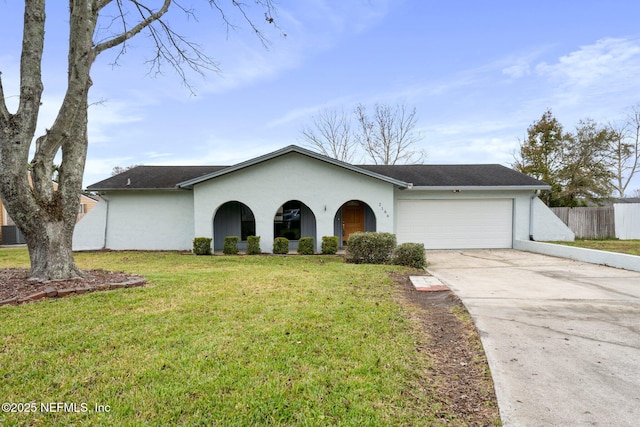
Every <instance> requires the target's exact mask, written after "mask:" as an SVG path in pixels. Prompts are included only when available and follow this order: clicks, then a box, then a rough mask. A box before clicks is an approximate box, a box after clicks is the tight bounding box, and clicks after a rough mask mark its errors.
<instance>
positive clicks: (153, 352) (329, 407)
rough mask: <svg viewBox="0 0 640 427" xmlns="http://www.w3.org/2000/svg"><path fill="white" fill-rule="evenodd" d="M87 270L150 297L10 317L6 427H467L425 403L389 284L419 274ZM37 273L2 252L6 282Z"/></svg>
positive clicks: (244, 268)
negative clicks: (139, 283) (142, 282)
mask: <svg viewBox="0 0 640 427" xmlns="http://www.w3.org/2000/svg"><path fill="white" fill-rule="evenodd" d="M76 261H77V263H78V265H79V266H80V267H81V268H82V269H87V270H88V269H105V270H114V271H125V272H128V273H135V274H140V275H143V276H144V277H145V278H147V280H148V281H149V285H147V286H145V287H143V288H134V289H123V290H116V291H105V292H95V293H90V294H85V295H81V296H74V297H72V298H61V299H49V300H44V301H42V302H37V303H30V304H24V305H19V306H4V307H2V308H0V324H1V325H2V327H1V329H0V378H1V380H0V395H1V396H2V401H3V403H5V402H8V403H11V404H13V408H11V407H7V408H8V409H15V411H8V412H7V411H5V409H7V408H5V406H3V412H0V425H52V424H53V425H71V424H85V425H224V426H234V425H237V426H247V425H353V426H356V425H357V426H362V425H370V426H381V425H407V426H409V425H411V426H413V425H433V424H438V423H441V422H443V420H448V421H449V422H451V423H453V424H454V425H456V424H457V425H463V424H464V422H463V421H462V420H457V421H456V414H454V413H448V412H447V410H446V396H438V395H437V394H436V392H435V391H434V390H433V389H431V388H429V387H428V384H427V383H432V382H433V381H432V380H430V379H428V378H427V377H426V376H427V373H428V372H429V370H430V366H431V359H430V357H429V356H428V355H427V354H425V353H423V352H420V351H418V350H417V349H418V348H420V346H421V345H423V344H424V342H422V341H424V340H425V339H426V338H424V337H421V336H420V334H419V333H418V330H417V329H418V328H417V325H416V322H414V321H413V320H411V319H412V316H411V313H410V311H411V310H412V309H411V308H409V307H407V306H406V305H404V304H402V303H401V300H402V293H403V291H402V290H400V289H399V288H398V286H397V284H394V282H393V280H391V278H390V276H389V274H388V273H389V272H391V271H392V272H395V273H396V274H398V273H407V272H409V271H412V270H408V269H403V268H399V267H390V266H372V265H352V264H345V263H343V261H342V259H341V258H340V257H326V256H311V257H303V256H292V257H278V256H252V257H242V256H235V257H223V256H216V257H196V256H193V255H187V254H178V253H152V252H106V253H88V254H85V253H83V254H78V255H77V257H76ZM26 267H28V257H27V253H26V250H24V249H22V250H16V249H2V250H0V268H26ZM443 380H446V379H443ZM20 405H21V406H20ZM52 409H53V410H52ZM497 422H499V421H497Z"/></svg>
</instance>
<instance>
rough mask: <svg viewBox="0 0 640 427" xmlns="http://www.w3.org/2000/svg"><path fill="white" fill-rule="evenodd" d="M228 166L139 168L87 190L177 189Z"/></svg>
mask: <svg viewBox="0 0 640 427" xmlns="http://www.w3.org/2000/svg"><path fill="white" fill-rule="evenodd" d="M227 167H228V166H137V167H135V168H132V169H129V170H127V171H124V172H122V173H121V174H118V175H115V176H112V177H111V178H107V179H105V180H103V181H100V182H96V183H95V184H91V185H90V186H88V187H87V190H93V191H95V190H125V189H132V190H161V189H175V188H176V185H178V184H179V183H181V182H183V181H187V180H189V179H193V178H197V177H199V176H202V175H207V174H209V173H212V172H216V171H219V170H221V169H225V168H227Z"/></svg>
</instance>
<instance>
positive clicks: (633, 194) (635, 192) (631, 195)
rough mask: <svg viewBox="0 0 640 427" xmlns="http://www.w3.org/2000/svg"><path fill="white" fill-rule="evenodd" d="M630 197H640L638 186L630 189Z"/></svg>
mask: <svg viewBox="0 0 640 427" xmlns="http://www.w3.org/2000/svg"><path fill="white" fill-rule="evenodd" d="M630 197H640V188H636V189H634V190H631V194H630Z"/></svg>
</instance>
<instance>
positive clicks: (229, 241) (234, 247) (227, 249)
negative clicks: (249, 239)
mask: <svg viewBox="0 0 640 427" xmlns="http://www.w3.org/2000/svg"><path fill="white" fill-rule="evenodd" d="M238 240H239V239H238V236H227V237H225V238H224V246H223V247H222V253H223V254H225V255H237V254H238Z"/></svg>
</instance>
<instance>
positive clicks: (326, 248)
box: [321, 236, 338, 255]
mask: <svg viewBox="0 0 640 427" xmlns="http://www.w3.org/2000/svg"><path fill="white" fill-rule="evenodd" d="M321 249H322V253H323V254H325V255H335V254H336V253H337V252H338V236H322V246H321Z"/></svg>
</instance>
